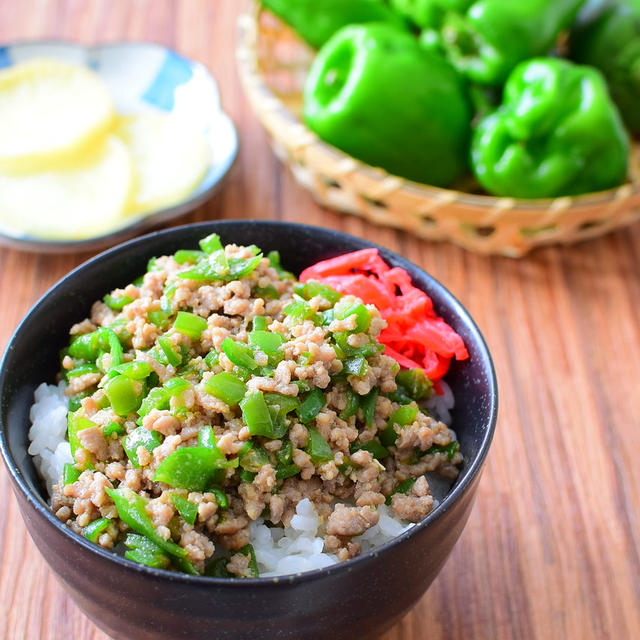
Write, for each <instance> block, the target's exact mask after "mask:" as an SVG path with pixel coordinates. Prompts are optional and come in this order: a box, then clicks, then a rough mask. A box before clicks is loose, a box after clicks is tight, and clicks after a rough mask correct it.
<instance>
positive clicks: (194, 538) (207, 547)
mask: <svg viewBox="0 0 640 640" xmlns="http://www.w3.org/2000/svg"><path fill="white" fill-rule="evenodd" d="M180 546H181V547H182V548H183V549H185V550H186V552H187V559H188V560H189V562H192V563H193V564H195V565H196V567H197V568H199V569H200V570H202V568H203V567H204V562H205V560H206V559H207V558H210V557H211V556H212V555H213V552H214V551H215V546H214V545H213V542H211V540H209V538H208V537H207V536H206V535H204V534H203V533H199V532H198V531H196V530H195V529H190V530H189V531H185V532H184V533H183V534H182V535H181V536H180Z"/></svg>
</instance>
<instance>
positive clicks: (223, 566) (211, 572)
mask: <svg viewBox="0 0 640 640" xmlns="http://www.w3.org/2000/svg"><path fill="white" fill-rule="evenodd" d="M228 564H229V558H216V559H215V560H213V561H211V562H210V563H209V564H208V565H207V566H206V567H205V568H204V575H205V576H208V577H209V578H233V577H235V576H234V575H233V574H232V573H229V571H227V565H228Z"/></svg>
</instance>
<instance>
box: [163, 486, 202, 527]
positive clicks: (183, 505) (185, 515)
mask: <svg viewBox="0 0 640 640" xmlns="http://www.w3.org/2000/svg"><path fill="white" fill-rule="evenodd" d="M170 498H171V502H173V506H174V507H175V508H176V509H177V510H178V513H179V514H180V515H181V516H182V519H183V520H184V521H185V522H187V523H188V524H190V525H194V524H195V523H196V518H197V516H198V505H197V504H194V503H193V502H189V500H187V499H186V498H183V497H182V496H181V495H180V494H178V493H172V494H171V495H170Z"/></svg>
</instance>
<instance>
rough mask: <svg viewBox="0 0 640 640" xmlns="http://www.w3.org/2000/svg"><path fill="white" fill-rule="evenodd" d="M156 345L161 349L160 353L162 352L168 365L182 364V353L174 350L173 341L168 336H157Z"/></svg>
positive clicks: (177, 365) (176, 365)
mask: <svg viewBox="0 0 640 640" xmlns="http://www.w3.org/2000/svg"><path fill="white" fill-rule="evenodd" d="M158 346H159V347H160V349H162V353H164V355H165V358H166V359H167V362H168V363H169V364H170V365H172V366H174V367H179V366H180V365H181V364H182V355H181V354H179V353H177V352H176V351H175V349H174V346H173V343H172V342H171V340H169V338H165V337H164V336H163V337H162V338H158Z"/></svg>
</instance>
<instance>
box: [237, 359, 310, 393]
mask: <svg viewBox="0 0 640 640" xmlns="http://www.w3.org/2000/svg"><path fill="white" fill-rule="evenodd" d="M295 368H296V363H295V362H294V361H293V360H283V361H282V362H280V363H279V364H278V366H277V367H276V370H275V371H274V374H273V378H266V377H261V376H255V377H253V378H251V380H249V381H248V383H247V387H248V388H249V389H253V390H262V391H272V392H274V393H280V394H282V395H283V396H297V395H298V387H297V386H296V385H295V384H291V371H292V370H293V369H295Z"/></svg>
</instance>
